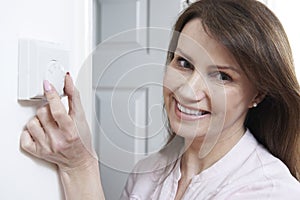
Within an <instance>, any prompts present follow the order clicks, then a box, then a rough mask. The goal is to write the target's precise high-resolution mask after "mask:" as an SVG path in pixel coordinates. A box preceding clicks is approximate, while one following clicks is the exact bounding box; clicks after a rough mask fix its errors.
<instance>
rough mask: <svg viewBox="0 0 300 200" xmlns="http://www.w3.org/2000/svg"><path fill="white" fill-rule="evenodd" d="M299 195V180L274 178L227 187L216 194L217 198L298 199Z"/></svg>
mask: <svg viewBox="0 0 300 200" xmlns="http://www.w3.org/2000/svg"><path fill="white" fill-rule="evenodd" d="M299 197H300V184H299V182H290V181H285V180H275V179H274V180H265V181H259V182H254V183H249V184H248V185H240V186H236V187H232V188H230V189H228V188H227V189H226V191H225V192H223V193H220V194H219V195H218V198H217V199H231V200H239V199H243V200H248V199H249V200H250V199H261V200H282V199H289V200H298V199H299Z"/></svg>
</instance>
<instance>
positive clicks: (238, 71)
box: [174, 47, 241, 74]
mask: <svg viewBox="0 0 300 200" xmlns="http://www.w3.org/2000/svg"><path fill="white" fill-rule="evenodd" d="M176 52H178V53H179V54H181V55H182V56H183V57H185V58H186V59H187V60H188V61H189V62H192V63H194V62H193V59H192V58H191V57H190V56H189V55H187V54H186V53H184V52H183V51H182V50H181V49H180V48H178V47H177V48H176V50H175V52H174V53H176ZM210 67H211V68H215V69H222V70H232V71H235V72H236V73H238V74H240V73H241V72H240V70H239V69H237V68H236V67H233V66H223V65H211V66H210Z"/></svg>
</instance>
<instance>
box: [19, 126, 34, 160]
mask: <svg viewBox="0 0 300 200" xmlns="http://www.w3.org/2000/svg"><path fill="white" fill-rule="evenodd" d="M20 146H21V148H22V149H23V150H25V151H27V152H28V153H30V154H33V155H36V144H35V142H34V141H33V138H32V137H31V135H30V133H29V132H28V131H27V130H24V131H23V132H22V134H21V138H20Z"/></svg>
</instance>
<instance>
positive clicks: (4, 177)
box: [0, 0, 90, 200]
mask: <svg viewBox="0 0 300 200" xmlns="http://www.w3.org/2000/svg"><path fill="white" fill-rule="evenodd" d="M88 4H89V3H88V0H86V1H82V0H51V1H45V0H43V1H40V0H26V1H23V0H10V1H4V0H2V1H0V27H1V31H0V58H1V59H0V67H1V70H2V71H1V73H0V91H1V100H0V101H1V103H0V111H1V112H0V124H1V138H0V158H1V165H0V199H2V200H8V199H9V200H16V199H30V200H34V199H37V200H40V199H43V200H47V199H49V200H50V199H51V200H53V199H63V195H62V194H61V189H60V183H59V178H58V176H57V174H56V168H55V166H53V165H49V164H47V163H45V162H42V161H39V160H38V159H35V158H32V157H28V156H27V155H25V153H24V152H22V151H21V150H20V148H19V138H20V134H21V131H22V129H23V126H24V124H25V123H26V122H27V121H28V120H29V119H30V118H31V117H32V116H33V115H34V113H35V109H36V107H37V105H34V104H30V103H24V102H18V101H17V85H18V38H23V37H26V38H27V37H28V38H33V39H39V40H46V41H52V42H57V43H60V44H62V45H63V46H64V47H65V48H67V49H69V50H70V53H71V66H70V67H71V70H70V72H71V75H73V76H74V77H75V78H74V79H76V75H77V73H78V71H79V69H80V66H81V64H82V62H83V61H84V58H85V57H86V55H87V53H88V49H89V46H88V45H89V43H88V42H86V40H87V38H88V37H89V36H88V31H89V29H88V28H87V26H88V25H89V23H87V17H88V16H87V13H86V9H87V5H88ZM83 30H85V31H83ZM86 77H88V76H86ZM88 84H89V83H88V82H87V85H88ZM89 105H90V104H89Z"/></svg>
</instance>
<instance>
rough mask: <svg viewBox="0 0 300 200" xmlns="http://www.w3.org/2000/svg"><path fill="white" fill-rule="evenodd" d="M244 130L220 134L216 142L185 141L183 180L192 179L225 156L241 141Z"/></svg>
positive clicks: (182, 168) (203, 140)
mask: <svg viewBox="0 0 300 200" xmlns="http://www.w3.org/2000/svg"><path fill="white" fill-rule="evenodd" d="M244 133H245V130H244V129H240V130H238V131H235V132H234V133H232V134H227V133H226V134H224V133H222V134H221V136H220V137H219V138H217V142H209V141H207V140H205V138H203V137H201V138H195V139H193V140H192V141H186V144H188V147H186V148H187V149H186V151H185V153H184V154H183V156H182V159H181V174H182V177H183V178H184V179H188V180H189V179H192V178H193V177H194V176H195V175H197V174H199V173H201V172H202V171H204V170H205V169H207V168H209V167H210V166H212V165H213V164H214V163H216V162H217V161H218V160H220V159H221V158H222V157H223V156H225V155H226V154H227V153H228V152H229V151H230V150H231V149H232V148H233V147H234V146H235V145H236V144H237V143H238V141H239V140H240V139H241V137H242V136H243V135H244Z"/></svg>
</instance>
